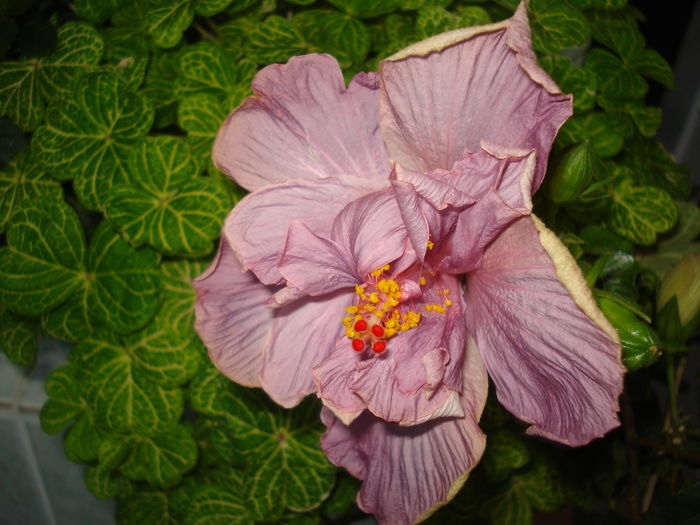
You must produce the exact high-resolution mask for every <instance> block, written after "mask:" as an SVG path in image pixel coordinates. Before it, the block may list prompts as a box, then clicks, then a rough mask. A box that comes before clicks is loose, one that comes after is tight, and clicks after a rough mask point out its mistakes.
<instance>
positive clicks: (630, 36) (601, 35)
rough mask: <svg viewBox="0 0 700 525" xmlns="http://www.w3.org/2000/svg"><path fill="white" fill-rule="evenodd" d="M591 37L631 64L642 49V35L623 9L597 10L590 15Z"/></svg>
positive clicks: (632, 19) (635, 23) (633, 20)
mask: <svg viewBox="0 0 700 525" xmlns="http://www.w3.org/2000/svg"><path fill="white" fill-rule="evenodd" d="M592 29H593V38H594V39H595V40H597V41H598V42H600V43H601V44H603V45H604V46H607V47H608V48H610V49H611V50H612V51H614V52H615V53H616V54H617V55H618V56H619V57H620V58H621V59H622V60H623V61H625V62H626V63H628V64H630V65H632V64H634V62H635V61H636V60H637V57H638V56H639V54H640V53H641V52H642V50H643V49H644V37H643V36H642V34H641V33H640V32H639V29H638V28H637V22H636V20H635V19H634V17H632V16H630V13H629V12H628V11H625V10H619V11H603V10H597V11H594V12H593V16H592Z"/></svg>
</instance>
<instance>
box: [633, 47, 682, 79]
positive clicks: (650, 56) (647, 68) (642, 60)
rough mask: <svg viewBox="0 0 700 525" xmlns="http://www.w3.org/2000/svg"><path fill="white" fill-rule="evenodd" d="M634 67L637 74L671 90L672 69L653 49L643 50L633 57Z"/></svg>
mask: <svg viewBox="0 0 700 525" xmlns="http://www.w3.org/2000/svg"><path fill="white" fill-rule="evenodd" d="M634 66H635V68H636V71H637V72H638V73H641V74H642V75H644V76H645V77H648V78H651V79H653V80H656V81H657V82H659V83H660V84H663V85H664V86H666V87H668V88H673V84H674V74H673V69H671V66H670V65H669V63H668V62H667V61H666V59H665V58H664V57H662V56H661V55H660V54H659V53H657V52H656V51H654V50H653V49H645V50H644V51H642V52H641V53H640V54H639V55H637V56H635V57H634Z"/></svg>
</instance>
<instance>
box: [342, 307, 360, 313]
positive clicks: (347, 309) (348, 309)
mask: <svg viewBox="0 0 700 525" xmlns="http://www.w3.org/2000/svg"><path fill="white" fill-rule="evenodd" d="M359 310H360V309H359V308H358V307H357V306H346V307H345V311H346V312H347V313H349V314H356V313H357V312H358V311H359Z"/></svg>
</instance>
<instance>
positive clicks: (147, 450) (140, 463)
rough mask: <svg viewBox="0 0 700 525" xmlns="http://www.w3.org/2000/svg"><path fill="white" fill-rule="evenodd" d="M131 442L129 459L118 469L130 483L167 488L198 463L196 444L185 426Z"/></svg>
mask: <svg viewBox="0 0 700 525" xmlns="http://www.w3.org/2000/svg"><path fill="white" fill-rule="evenodd" d="M134 443H135V446H134V450H133V452H132V454H131V456H130V457H129V458H128V459H127V460H126V462H125V463H124V464H123V465H122V467H121V470H122V472H124V474H125V475H126V476H127V477H129V478H131V479H133V480H143V481H147V482H148V483H150V484H151V485H155V486H157V487H169V486H172V485H175V484H177V483H179V482H180V480H181V479H182V474H184V473H185V472H187V471H188V470H190V469H192V468H193V467H194V465H195V463H196V462H197V445H196V443H195V441H194V438H193V437H192V434H191V432H190V430H189V429H188V428H187V427H185V426H184V425H176V426H175V427H173V428H171V429H170V430H168V431H167V432H163V433H161V434H158V435H155V436H152V437H143V436H138V437H135V438H134Z"/></svg>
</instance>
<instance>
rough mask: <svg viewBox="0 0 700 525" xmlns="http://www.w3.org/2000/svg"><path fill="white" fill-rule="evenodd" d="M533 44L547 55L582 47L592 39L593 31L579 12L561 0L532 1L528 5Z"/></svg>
mask: <svg viewBox="0 0 700 525" xmlns="http://www.w3.org/2000/svg"><path fill="white" fill-rule="evenodd" d="M528 13H529V15H530V25H531V27H532V45H533V47H534V48H535V49H536V50H537V51H541V52H543V53H556V52H558V51H560V50H562V49H568V48H572V47H579V46H581V45H584V44H585V43H586V42H587V41H588V39H589V38H590V34H591V28H590V26H589V24H588V21H587V20H586V17H585V16H583V13H581V12H580V11H579V10H578V9H575V8H573V7H571V6H569V5H568V4H567V3H565V2H560V1H558V0H532V1H531V2H530V3H529V5H528Z"/></svg>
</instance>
